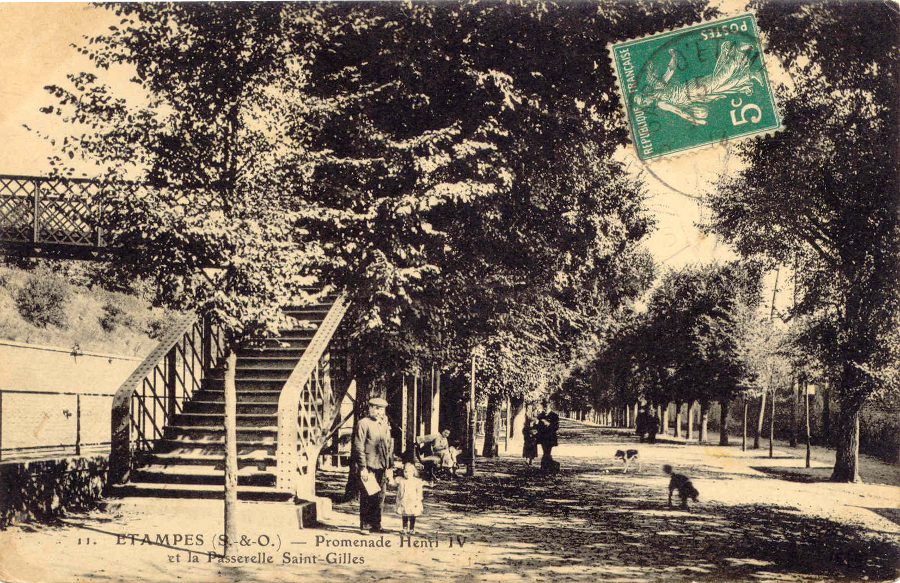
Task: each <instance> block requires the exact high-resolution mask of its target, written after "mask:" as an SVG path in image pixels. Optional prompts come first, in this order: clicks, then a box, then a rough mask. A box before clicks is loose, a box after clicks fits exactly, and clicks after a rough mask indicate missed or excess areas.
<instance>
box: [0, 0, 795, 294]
mask: <svg viewBox="0 0 900 583" xmlns="http://www.w3.org/2000/svg"><path fill="white" fill-rule="evenodd" d="M718 6H719V8H720V10H722V12H724V13H725V14H726V15H732V14H737V13H740V12H741V11H742V10H743V8H742V5H741V3H739V2H738V3H735V2H732V1H731V0H722V1H721V2H720V3H719V4H718ZM115 21H116V18H115V16H114V15H113V14H112V13H110V12H109V11H107V10H98V9H95V8H93V7H91V6H90V5H88V4H83V3H65V4H63V3H7V2H0V55H2V58H0V174H23V175H42V174H47V173H48V172H49V165H48V164H47V161H46V158H47V156H48V155H50V154H51V153H53V149H52V147H51V146H50V144H49V143H48V142H47V141H46V140H44V139H42V138H41V137H40V136H38V135H37V132H36V131H34V130H40V129H45V128H49V127H51V126H50V124H51V122H52V119H51V118H52V117H53V116H47V115H46V114H41V113H39V112H38V108H39V107H41V106H43V105H48V104H50V103H51V102H52V100H51V98H50V96H49V94H48V93H47V92H46V91H45V90H44V89H43V87H44V86H46V85H50V84H62V83H63V82H64V81H65V75H66V73H69V72H75V71H82V70H92V69H93V67H92V66H91V63H90V61H89V60H88V59H87V57H85V56H83V55H79V54H78V53H77V52H76V51H75V50H74V49H73V48H72V47H71V46H70V45H71V44H72V43H80V41H81V40H82V37H83V36H85V35H87V36H91V35H94V34H98V33H102V32H104V31H105V30H106V29H107V27H108V26H110V25H111V24H114V23H115ZM598 50H600V51H602V52H604V53H605V48H600V49H598ZM767 65H768V67H769V69H770V73H772V76H773V77H774V78H776V79H777V77H778V76H779V71H777V70H775V71H773V70H772V69H773V64H772V63H771V62H767ZM774 65H775V66H776V67H775V68H776V69H777V63H775V64H774ZM623 115H624V112H623ZM23 124H27V125H28V126H29V127H31V128H32V131H29V130H27V129H26V128H24V127H23ZM620 159H622V160H623V161H625V162H626V163H627V164H628V166H629V168H630V170H631V171H632V172H633V174H634V176H635V179H638V177H641V178H643V180H644V181H645V183H646V185H647V189H648V193H649V195H650V198H649V200H648V201H647V206H648V208H649V209H650V211H651V212H653V213H654V215H655V217H656V220H657V230H656V232H655V233H654V234H653V235H652V236H650V237H649V238H648V240H647V241H646V243H645V244H646V246H647V248H648V249H649V250H650V251H651V253H652V254H653V255H654V257H655V258H656V259H657V260H658V261H659V262H660V263H661V264H663V265H666V266H669V267H673V268H678V267H681V266H683V265H687V264H692V263H708V262H711V261H727V260H730V259H733V258H735V255H734V253H733V252H732V251H731V250H730V249H729V248H728V247H727V245H725V244H723V243H722V242H721V241H719V239H718V237H716V236H704V235H703V234H702V233H701V232H700V230H699V229H698V228H697V224H698V223H700V222H702V221H703V220H704V219H706V218H708V214H709V211H708V209H706V208H705V207H704V206H703V205H702V204H701V203H700V201H699V200H698V197H700V196H701V195H702V194H703V193H704V192H706V191H707V189H708V188H710V185H711V184H712V183H713V182H714V181H715V180H716V178H717V176H718V175H719V174H720V173H721V172H733V171H735V169H737V168H738V165H737V164H738V162H737V161H736V160H735V159H734V157H733V156H730V155H729V152H728V150H726V148H725V147H724V146H715V147H711V148H707V149H705V150H702V151H699V152H694V153H690V154H687V155H682V156H678V157H675V158H664V159H662V160H657V161H654V162H652V163H650V164H646V163H643V162H640V161H638V160H637V159H636V158H635V157H632V156H631V155H630V154H629V152H628V151H626V150H624V149H623V150H622V151H621V152H620ZM770 279H771V277H770Z"/></svg>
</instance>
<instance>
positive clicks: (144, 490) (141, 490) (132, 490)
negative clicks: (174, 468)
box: [109, 483, 293, 502]
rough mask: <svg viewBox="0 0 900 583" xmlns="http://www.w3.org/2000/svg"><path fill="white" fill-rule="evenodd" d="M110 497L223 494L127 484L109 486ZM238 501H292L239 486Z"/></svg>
mask: <svg viewBox="0 0 900 583" xmlns="http://www.w3.org/2000/svg"><path fill="white" fill-rule="evenodd" d="M109 494H110V496H113V497H125V496H142V497H148V498H149V497H153V498H207V499H210V498H211V499H219V500H221V499H223V498H225V492H224V490H223V487H222V486H204V485H200V484H145V483H140V484H138V483H128V484H121V485H115V486H111V487H110V489H109ZM237 497H238V499H239V500H252V501H257V502H286V501H288V500H291V499H293V496H292V495H291V494H290V493H289V492H282V491H281V490H276V489H275V488H272V487H268V486H239V487H238V492H237Z"/></svg>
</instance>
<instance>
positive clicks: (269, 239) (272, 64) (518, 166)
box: [44, 0, 900, 479]
mask: <svg viewBox="0 0 900 583" xmlns="http://www.w3.org/2000/svg"><path fill="white" fill-rule="evenodd" d="M100 7H101V8H102V9H106V10H112V11H114V12H115V13H116V14H117V15H118V16H119V18H120V22H119V24H118V25H117V26H115V27H112V28H111V29H110V31H109V33H107V34H104V35H100V36H97V37H93V38H90V39H86V42H85V43H84V44H83V46H81V47H79V50H80V51H81V52H83V53H84V54H86V55H88V57H89V58H90V59H92V60H93V62H94V63H95V64H96V66H97V69H96V70H95V71H92V72H82V73H73V74H72V75H70V76H69V82H68V83H67V84H65V85H58V86H53V87H49V88H48V89H49V91H50V92H51V94H52V95H53V96H54V103H53V104H51V105H48V106H47V107H45V108H44V111H46V112H47V113H48V114H58V115H59V116H60V117H59V119H60V120H63V121H64V122H65V123H66V124H70V125H68V126H66V127H70V128H71V129H70V130H66V131H64V132H62V133H59V132H57V134H55V135H54V136H53V137H52V138H51V139H54V140H55V143H56V144H57V145H58V146H59V147H60V148H61V154H60V157H59V158H58V159H56V160H54V164H55V165H56V167H57V168H58V169H59V171H60V172H61V173H64V174H65V173H69V172H71V171H72V169H71V168H68V165H70V164H71V162H70V159H76V158H77V159H81V158H83V159H85V160H88V161H91V162H96V163H98V165H99V168H101V175H100V176H99V178H101V179H102V180H104V181H105V182H106V184H107V185H108V186H109V188H107V189H106V190H105V192H106V200H105V201H104V204H105V205H106V207H107V208H108V209H109V211H110V212H109V213H108V214H107V215H106V217H105V220H106V225H105V226H106V228H107V230H108V231H109V233H110V239H111V241H112V242H113V243H114V244H117V245H118V246H119V248H123V249H127V250H129V252H130V253H129V254H127V255H121V256H119V264H120V266H122V267H123V268H124V269H125V271H126V272H127V273H128V276H129V277H134V278H142V279H147V280H150V281H152V282H153V283H154V290H155V292H156V299H157V301H158V302H159V303H161V304H165V305H168V306H172V307H175V308H179V309H190V310H194V311H197V312H199V313H202V314H207V315H210V316H212V317H213V318H214V319H216V320H218V321H219V322H221V323H223V324H224V325H225V326H226V328H227V329H228V330H230V331H231V333H232V337H233V342H235V343H236V342H239V341H241V340H242V339H243V338H246V337H248V336H254V335H260V334H262V335H265V334H272V333H275V332H276V331H277V329H278V328H279V326H281V325H283V324H284V316H283V314H282V313H281V311H280V308H281V307H282V306H284V305H287V304H292V303H298V302H302V301H304V297H305V295H304V292H303V287H304V286H305V285H308V284H310V283H311V282H312V281H318V282H322V283H327V284H330V285H333V286H335V287H336V288H338V289H340V290H346V291H347V292H348V293H349V294H350V295H351V299H352V301H353V306H354V311H353V313H352V314H351V318H352V319H353V320H352V321H353V323H354V326H353V329H354V337H355V339H356V341H357V344H358V346H361V347H364V350H360V353H359V355H358V356H359V358H358V359H357V360H358V367H357V372H358V380H359V381H360V383H359V386H360V390H361V396H362V397H363V400H365V398H366V395H367V393H368V392H369V391H376V392H383V391H384V389H385V386H386V384H387V383H388V381H389V379H390V378H392V377H393V376H395V375H397V374H402V373H404V372H412V371H415V370H424V369H428V368H430V365H431V364H432V363H437V365H438V367H439V368H440V369H442V370H444V371H446V374H448V375H449V376H451V377H454V378H457V379H464V378H465V377H466V375H468V374H470V372H469V371H470V370H471V369H470V367H469V366H467V364H468V363H469V362H470V357H471V354H472V351H473V350H474V349H475V348H476V347H481V350H484V353H483V354H484V358H483V363H484V364H483V366H481V367H479V369H478V372H477V373H476V374H477V375H478V378H477V380H478V383H477V385H478V386H479V387H481V389H480V390H482V391H484V393H485V394H486V395H487V396H489V397H490V396H494V399H493V400H492V401H491V402H492V403H494V404H496V403H497V397H502V396H509V395H513V396H515V395H523V394H527V393H529V392H531V391H533V390H539V389H540V388H541V387H543V386H551V387H556V386H560V385H563V384H565V386H572V387H577V386H580V387H581V388H582V390H583V389H584V388H585V387H588V386H594V385H593V384H591V383H588V382H586V381H585V380H584V379H585V376H584V374H574V375H570V374H569V373H570V371H575V372H576V373H577V371H578V370H584V369H586V368H590V367H586V366H584V365H582V366H580V368H579V365H578V364H577V363H586V362H588V361H589V360H590V356H591V355H592V354H596V353H597V352H598V351H600V354H601V355H613V356H612V357H611V358H613V361H612V362H610V363H609V365H608V366H604V367H602V371H603V373H602V374H598V375H597V376H598V377H602V379H601V380H602V382H603V383H609V384H610V386H613V382H614V379H622V380H621V383H619V382H618V381H616V383H615V386H616V387H617V388H616V390H619V391H626V390H629V389H627V387H628V386H629V385H628V383H627V382H626V380H625V379H626V376H623V375H624V374H625V373H624V372H622V370H624V368H625V364H622V363H621V362H620V361H621V360H622V359H621V358H618V357H615V356H614V351H612V350H611V349H610V348H609V346H611V343H625V344H626V346H632V345H634V344H635V343H639V342H640V340H637V339H635V334H637V331H640V330H643V331H642V332H641V333H642V334H653V335H664V337H665V338H667V339H670V340H671V341H672V342H673V343H674V344H673V346H678V347H680V348H679V349H678V351H677V353H673V354H657V355H656V356H655V357H654V359H652V360H648V361H647V366H646V367H643V369H642V370H641V371H640V375H642V376H643V377H645V378H644V380H643V381H642V386H644V387H646V390H648V391H649V392H648V394H650V395H658V394H663V393H665V392H667V391H673V393H672V394H673V395H676V396H678V398H682V399H689V398H691V397H692V396H694V395H695V394H696V395H699V394H701V393H702V394H704V395H707V396H708V398H710V399H711V398H713V397H715V398H717V399H721V400H725V401H727V400H728V397H730V396H732V395H733V393H734V391H736V390H738V389H739V388H740V387H741V383H740V382H739V381H738V379H739V378H742V375H745V374H746V371H745V370H743V369H742V368H741V367H740V366H736V365H734V362H735V360H734V359H733V357H734V354H735V353H736V352H737V351H739V346H738V345H735V344H734V343H733V342H732V341H731V340H730V339H731V338H732V333H733V332H734V330H733V328H734V327H736V326H738V325H739V324H738V320H737V316H736V315H734V316H729V317H728V318H725V319H722V318H719V316H720V312H721V311H722V310H724V311H725V312H727V313H728V314H732V312H733V310H732V308H733V306H737V305H744V304H745V305H747V306H749V307H752V301H751V300H750V299H749V298H750V297H751V296H752V293H751V292H752V291H753V286H755V285H758V283H754V281H757V280H758V273H757V272H758V269H756V268H754V267H752V266H751V265H750V264H742V265H732V266H728V267H727V268H726V269H725V271H721V270H715V269H709V270H706V271H704V270H701V271H700V272H698V273H696V274H688V273H684V274H682V275H683V276H684V277H682V278H681V279H679V277H677V276H673V277H670V278H667V279H666V281H665V282H664V283H663V285H662V286H661V287H660V290H661V291H659V292H658V293H657V294H656V295H655V296H654V299H652V300H651V302H650V313H651V314H652V316H648V317H647V318H646V319H642V318H641V317H637V316H634V317H631V318H629V317H627V313H628V311H629V304H630V303H631V301H632V300H633V299H634V298H636V297H637V296H639V295H640V294H641V293H642V292H643V291H644V290H645V289H647V288H648V287H649V283H650V281H651V280H652V276H653V267H652V262H651V261H650V260H649V258H648V257H647V256H646V255H645V254H643V253H642V252H641V251H640V249H639V247H638V245H639V242H640V240H641V239H642V238H643V237H644V236H645V235H646V234H647V233H648V232H649V231H650V229H651V228H652V218H651V217H650V216H648V214H647V212H646V210H645V208H644V205H643V198H644V191H643V187H642V184H641V182H640V181H639V180H635V179H634V178H633V177H631V176H630V175H629V174H628V173H627V172H626V170H625V168H624V167H623V166H622V165H621V164H619V163H617V162H615V161H614V160H613V154H614V152H615V151H616V150H617V149H618V148H620V147H622V146H623V145H625V144H626V143H627V135H628V134H627V130H626V127H625V122H624V118H623V116H622V115H621V114H620V111H619V106H618V100H619V98H618V95H617V87H616V83H615V79H614V76H613V73H612V70H611V68H610V65H609V63H608V60H607V59H606V58H605V56H604V55H603V54H602V47H605V46H606V45H607V43H609V42H611V41H617V40H622V39H626V38H634V37H638V36H641V35H645V34H650V33H654V32H657V31H659V30H665V29H670V28H676V27H678V26H681V25H685V24H688V23H691V22H695V21H698V20H701V19H703V18H706V17H709V16H712V14H713V12H712V11H710V10H708V9H707V7H706V4H705V3H704V2H693V3H669V2H657V1H654V0H647V1H642V2H637V3H628V4H621V3H614V2H608V3H601V4H590V3H562V4H557V3H549V2H535V3H517V2H508V3H496V4H475V3H361V4H356V3H334V4H329V3H289V4H282V3H243V4H183V3H176V4H162V3H159V4H125V5H109V4H101V5H100ZM757 8H758V10H757V13H758V16H759V21H760V25H761V27H762V29H763V30H766V31H769V37H768V40H769V47H768V49H767V50H768V51H770V52H771V54H773V55H776V56H777V57H778V58H780V59H781V60H782V61H783V62H784V63H785V66H786V67H787V68H788V70H789V72H790V74H791V75H792V77H793V81H794V87H792V88H782V90H781V91H780V92H779V94H782V95H786V96H787V99H785V100H784V102H783V104H782V107H783V110H784V122H785V126H786V128H787V129H786V130H785V131H784V132H780V133H778V134H776V135H775V136H773V137H769V138H763V139H759V140H755V141H752V142H748V143H747V145H744V146H741V147H740V149H739V150H738V152H739V153H740V155H741V156H742V157H743V158H744V160H745V162H746V166H745V170H744V171H742V172H741V173H739V174H738V175H737V176H736V177H733V178H732V179H726V180H725V181H723V183H722V184H721V186H720V188H719V189H718V190H717V191H716V192H715V193H714V194H713V195H712V196H711V197H710V200H709V204H710V206H711V208H712V209H713V217H712V220H711V223H710V225H709V229H710V230H713V231H715V232H717V233H720V234H722V235H723V236H724V237H725V238H726V239H727V240H728V241H730V242H732V243H734V245H735V246H736V248H737V249H738V250H739V251H741V252H743V253H747V254H759V253H764V254H768V255H769V256H770V257H772V258H774V259H775V260H778V261H787V262H789V263H792V262H793V261H795V260H796V261H797V263H798V265H799V268H798V270H797V271H798V273H800V274H801V276H800V277H798V281H799V282H800V283H799V285H798V287H799V289H800V291H799V295H800V297H801V300H800V301H799V302H798V304H797V306H798V307H797V314H798V315H799V314H803V315H804V317H807V318H810V320H809V321H811V322H814V323H816V324H817V325H813V326H809V327H807V328H806V329H807V330H809V332H810V333H809V335H808V338H809V346H810V347H814V348H815V350H816V351H817V352H816V354H817V355H818V356H819V358H820V360H821V361H822V362H823V363H825V365H827V366H828V367H830V368H831V369H833V370H836V371H839V374H840V376H841V382H840V385H839V389H838V390H839V392H840V394H841V395H842V409H841V410H842V414H843V413H844V412H845V411H846V413H847V418H846V419H845V422H844V424H843V425H844V429H845V430H844V432H843V434H844V435H845V436H846V437H847V441H846V443H842V446H841V454H840V455H839V457H838V464H837V466H836V468H835V477H836V478H838V479H855V478H856V469H855V454H854V451H855V450H854V449H853V448H854V447H855V446H854V442H853V435H854V433H853V424H854V423H858V417H854V413H853V412H854V411H858V409H859V407H860V406H861V404H862V402H863V401H864V400H865V399H866V397H867V396H868V395H871V394H872V393H873V392H874V391H877V390H882V389H883V388H884V387H887V386H891V383H892V382H894V381H895V380H896V363H897V355H896V350H897V346H898V343H897V342H893V343H889V342H885V341H884V340H885V338H886V337H887V336H889V335H890V334H896V330H897V326H896V322H897V313H898V310H897V303H898V301H897V293H896V286H895V285H894V284H893V282H895V281H896V275H897V265H896V258H897V256H898V254H897V213H896V199H897V196H896V194H897V184H896V182H897V176H896V168H897V163H896V162H897V160H896V156H897V148H896V130H897V127H898V124H897V115H898V110H900V108H898V104H897V100H898V94H897V92H896V91H895V89H896V86H897V50H896V49H897V47H896V42H897V41H896V39H897V35H896V34H894V33H895V32H896V30H897V15H896V14H894V13H893V12H892V11H891V10H890V8H889V7H887V6H881V5H875V4H867V3H859V4H850V5H848V4H817V5H815V6H812V5H810V6H807V5H803V4H790V5H783V4H778V3H776V4H760V6H758V7H757ZM809 38H816V39H822V40H821V42H818V41H817V42H816V43H808V42H807V39H809ZM547 47H553V50H552V51H548V50H547ZM598 47H600V49H598ZM848 47H852V48H853V50H852V51H849V52H848V50H847V48H848ZM123 72H124V74H125V75H126V76H128V77H130V78H131V80H132V83H131V93H132V94H134V93H137V94H138V98H137V99H131V98H130V97H126V96H125V95H124V94H122V93H121V92H120V91H118V90H117V89H116V88H115V87H116V86H115V85H109V84H106V83H104V79H103V77H104V76H105V75H108V74H115V73H117V74H119V75H120V76H121V74H122V73H123ZM888 146H892V147H888ZM210 266H215V269H208V267H210ZM729 270H730V271H729ZM735 282H737V283H735ZM696 285H699V286H701V287H700V288H695V287H694V286H696ZM682 292H683V293H684V294H688V295H689V296H690V299H691V300H692V301H693V300H696V301H695V303H694V304H691V303H690V302H687V300H688V299H689V298H687V297H680V296H679V295H678V294H681V293H682ZM692 306H693V307H692ZM723 313H724V312H723ZM798 317H799V316H798ZM692 318H693V320H691V319H692ZM645 320H646V321H645ZM732 320H734V321H732ZM645 324H646V325H648V326H649V325H651V324H652V326H653V328H646V329H644V328H642V327H643V326H644V325H645ZM629 330H633V331H635V332H634V333H632V334H629V333H628V331H629ZM647 337H648V336H644V338H647ZM645 343H646V341H645ZM655 343H656V344H657V345H662V344H663V343H661V342H655ZM602 358H606V357H605V356H603V357H602ZM686 363H687V364H686ZM632 364H633V363H632ZM745 366H746V363H745ZM595 368H596V369H597V370H601V369H600V368H597V367H595ZM631 376H634V375H631ZM629 378H630V377H629ZM579 379H581V380H579ZM670 381H677V382H674V384H673V382H670ZM628 382H631V381H628ZM451 384H452V383H451ZM456 384H457V385H458V386H463V385H464V383H461V382H460V383H456ZM620 387H621V388H620ZM606 393H609V391H606ZM701 402H702V400H701Z"/></svg>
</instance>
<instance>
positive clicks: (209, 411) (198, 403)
mask: <svg viewBox="0 0 900 583" xmlns="http://www.w3.org/2000/svg"><path fill="white" fill-rule="evenodd" d="M334 299H335V297H334V296H330V297H326V298H325V299H324V300H323V302H322V303H319V304H313V305H310V306H305V307H304V308H302V309H288V310H286V313H287V314H288V315H289V316H291V317H293V318H296V319H297V320H298V326H297V327H296V328H293V329H290V330H283V331H281V336H280V337H279V338H278V339H273V340H266V341H265V345H264V346H262V347H259V348H255V349H242V350H240V351H239V352H238V355H237V367H236V369H235V385H236V387H235V388H236V391H237V450H238V498H239V499H241V500H267V501H279V500H289V499H290V498H291V495H290V494H289V493H287V492H282V491H278V490H276V489H275V450H276V443H277V436H278V397H279V395H280V394H281V389H282V387H283V386H284V383H285V381H286V380H287V379H288V377H289V376H290V375H291V372H292V371H293V370H294V367H295V366H296V365H297V363H298V361H299V360H300V357H301V356H302V355H303V353H304V351H305V350H306V348H307V346H309V343H310V340H312V338H313V336H314V335H315V333H316V330H317V329H318V326H319V324H320V323H321V322H322V320H323V319H324V317H325V315H326V314H327V313H328V310H329V308H330V307H331V305H332V303H333V302H334ZM224 384H225V381H224V368H223V367H221V366H220V367H218V368H217V369H215V370H214V371H213V373H212V375H211V377H210V379H209V382H208V383H207V386H206V387H205V388H204V389H203V390H201V391H198V392H197V393H195V394H194V397H193V399H192V400H191V401H190V402H188V403H186V404H185V406H184V409H183V412H182V413H180V414H178V415H176V416H174V418H173V419H172V422H171V423H170V424H169V425H168V426H167V427H166V428H165V433H164V439H162V440H160V441H158V442H157V443H156V446H155V448H154V450H153V452H152V454H151V455H150V457H149V459H148V460H147V462H146V463H145V464H144V465H143V466H141V467H139V468H137V469H136V470H134V471H133V472H132V473H131V476H130V478H129V480H128V482H127V483H125V484H120V485H116V486H113V487H112V488H111V492H110V493H111V495H113V496H152V497H169V498H223V497H224V491H223V488H224V484H225V475H224V459H225V386H224Z"/></svg>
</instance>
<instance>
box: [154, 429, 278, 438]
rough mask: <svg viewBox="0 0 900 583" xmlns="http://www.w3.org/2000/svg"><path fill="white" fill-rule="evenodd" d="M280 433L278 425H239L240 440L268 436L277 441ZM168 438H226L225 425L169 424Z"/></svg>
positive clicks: (165, 435) (166, 431)
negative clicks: (189, 425)
mask: <svg viewBox="0 0 900 583" xmlns="http://www.w3.org/2000/svg"><path fill="white" fill-rule="evenodd" d="M277 435H278V427H277V426H267V427H238V428H237V436H238V441H239V442H240V441H241V439H242V437H243V439H245V440H248V441H265V440H266V438H269V439H271V440H272V441H273V442H274V441H275V439H276V437H277ZM164 437H165V438H166V439H174V438H176V437H186V438H188V439H191V440H195V439H205V438H209V439H224V438H225V428H224V427H186V426H184V425H167V426H166V428H165V432H164Z"/></svg>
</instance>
